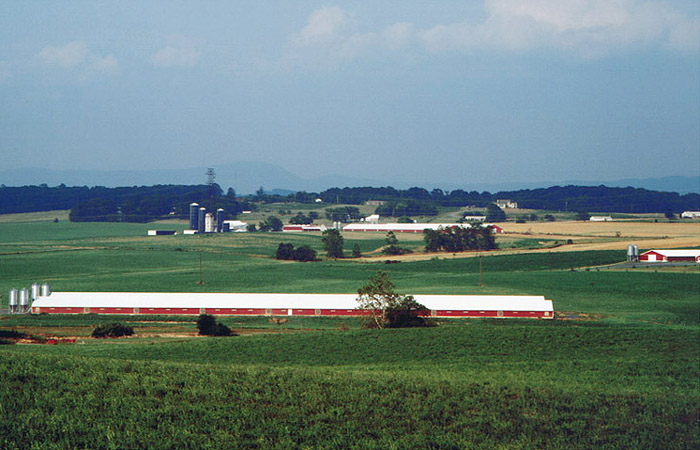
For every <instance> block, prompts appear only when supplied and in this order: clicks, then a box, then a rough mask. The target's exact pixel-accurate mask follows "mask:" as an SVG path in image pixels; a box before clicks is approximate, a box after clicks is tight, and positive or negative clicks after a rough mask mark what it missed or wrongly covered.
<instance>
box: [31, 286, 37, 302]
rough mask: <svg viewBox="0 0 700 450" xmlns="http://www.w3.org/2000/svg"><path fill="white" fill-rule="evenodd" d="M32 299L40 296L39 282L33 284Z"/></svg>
mask: <svg viewBox="0 0 700 450" xmlns="http://www.w3.org/2000/svg"><path fill="white" fill-rule="evenodd" d="M31 292H32V301H34V300H36V299H37V298H39V283H34V284H32V291H31Z"/></svg>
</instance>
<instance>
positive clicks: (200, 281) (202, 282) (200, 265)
mask: <svg viewBox="0 0 700 450" xmlns="http://www.w3.org/2000/svg"><path fill="white" fill-rule="evenodd" d="M197 284H200V285H202V284H204V281H202V251H201V250H200V251H199V283H197Z"/></svg>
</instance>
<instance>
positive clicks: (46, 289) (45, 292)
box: [41, 283, 51, 297]
mask: <svg viewBox="0 0 700 450" xmlns="http://www.w3.org/2000/svg"><path fill="white" fill-rule="evenodd" d="M49 295H51V286H50V285H49V283H44V284H42V285H41V296H42V297H48V296H49Z"/></svg>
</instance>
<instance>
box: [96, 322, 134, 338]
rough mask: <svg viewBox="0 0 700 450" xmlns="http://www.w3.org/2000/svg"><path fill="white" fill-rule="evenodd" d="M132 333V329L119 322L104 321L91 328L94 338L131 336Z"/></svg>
mask: <svg viewBox="0 0 700 450" xmlns="http://www.w3.org/2000/svg"><path fill="white" fill-rule="evenodd" d="M132 334H134V329H133V328H131V327H128V326H126V325H122V324H121V323H106V324H102V325H98V326H96V327H95V329H94V330H92V337H94V338H108V337H110V338H116V337H121V336H131V335H132Z"/></svg>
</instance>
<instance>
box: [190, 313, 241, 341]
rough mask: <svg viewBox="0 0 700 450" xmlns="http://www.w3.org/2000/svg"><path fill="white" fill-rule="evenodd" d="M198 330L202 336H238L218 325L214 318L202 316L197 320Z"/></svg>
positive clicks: (224, 326) (220, 324)
mask: <svg viewBox="0 0 700 450" xmlns="http://www.w3.org/2000/svg"><path fill="white" fill-rule="evenodd" d="M197 329H198V330H199V334H200V335H202V336H236V334H235V333H233V332H232V331H231V329H230V328H229V327H227V326H226V325H224V324H223V323H217V322H216V319H215V318H214V316H210V315H209V314H202V315H200V316H199V318H198V319H197Z"/></svg>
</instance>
